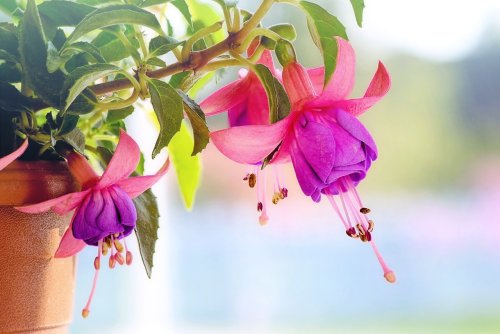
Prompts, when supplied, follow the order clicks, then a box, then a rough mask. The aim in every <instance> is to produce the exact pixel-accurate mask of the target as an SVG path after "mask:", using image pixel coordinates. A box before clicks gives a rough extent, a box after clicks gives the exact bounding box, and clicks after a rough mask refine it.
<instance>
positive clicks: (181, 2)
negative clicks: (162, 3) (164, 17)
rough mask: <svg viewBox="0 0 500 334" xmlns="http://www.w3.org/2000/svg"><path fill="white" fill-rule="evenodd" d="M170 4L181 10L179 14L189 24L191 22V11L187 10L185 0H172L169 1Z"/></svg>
mask: <svg viewBox="0 0 500 334" xmlns="http://www.w3.org/2000/svg"><path fill="white" fill-rule="evenodd" d="M171 3H172V5H174V6H175V7H177V9H178V10H179V11H180V12H181V14H182V15H183V16H184V18H185V19H186V21H187V22H188V23H189V25H190V26H191V25H192V24H193V22H192V21H191V12H190V11H189V6H188V4H187V3H186V0H173V1H171Z"/></svg>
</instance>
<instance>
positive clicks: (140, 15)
mask: <svg viewBox="0 0 500 334" xmlns="http://www.w3.org/2000/svg"><path fill="white" fill-rule="evenodd" d="M116 24H138V25H141V26H145V27H149V28H151V29H153V30H154V31H156V32H157V33H159V34H161V35H163V31H162V29H161V26H160V24H159V23H158V20H157V19H156V17H155V16H154V14H152V13H150V12H148V11H146V10H144V9H141V8H139V7H136V6H132V5H112V6H107V7H103V8H99V9H97V10H95V11H93V12H92V13H90V14H89V15H87V16H86V17H85V18H84V19H83V20H82V22H80V24H78V25H77V26H76V28H75V30H74V31H73V33H72V34H71V35H70V36H69V37H68V40H67V41H66V46H67V45H69V44H71V43H73V42H75V41H76V40H77V39H79V38H80V37H82V36H83V35H85V34H87V33H89V32H91V31H94V30H97V29H101V28H105V27H109V26H112V25H116Z"/></svg>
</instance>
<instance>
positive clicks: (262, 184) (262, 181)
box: [257, 170, 269, 225]
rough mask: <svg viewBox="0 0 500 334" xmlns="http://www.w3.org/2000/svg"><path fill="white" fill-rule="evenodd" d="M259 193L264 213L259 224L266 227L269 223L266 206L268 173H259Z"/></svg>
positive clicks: (260, 171)
mask: <svg viewBox="0 0 500 334" xmlns="http://www.w3.org/2000/svg"><path fill="white" fill-rule="evenodd" d="M257 192H258V198H259V203H262V212H261V214H260V217H259V223H260V225H266V224H267V222H268V221H269V216H268V215H267V205H266V172H265V171H262V170H259V171H257Z"/></svg>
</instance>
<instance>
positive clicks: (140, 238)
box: [133, 190, 160, 278]
mask: <svg viewBox="0 0 500 334" xmlns="http://www.w3.org/2000/svg"><path fill="white" fill-rule="evenodd" d="M133 201H134V205H135V209H136V211H137V223H136V226H135V234H136V236H137V242H138V243H139V251H140V253H141V258H142V262H143V263H144V268H145V269H146V274H147V275H148V277H149V278H151V274H152V271H153V255H154V253H155V245H156V240H158V229H159V228H160V225H159V218H160V213H159V212H158V203H157V201H156V197H155V195H154V194H153V192H152V191H151V190H147V191H146V192H144V193H143V194H142V195H141V196H139V197H137V198H135V199H134V200H133Z"/></svg>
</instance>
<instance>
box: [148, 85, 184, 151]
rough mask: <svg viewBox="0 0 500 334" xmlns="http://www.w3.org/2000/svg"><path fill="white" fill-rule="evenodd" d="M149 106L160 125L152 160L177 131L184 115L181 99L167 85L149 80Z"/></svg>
mask: <svg viewBox="0 0 500 334" xmlns="http://www.w3.org/2000/svg"><path fill="white" fill-rule="evenodd" d="M148 87H149V93H150V95H151V104H152V105H153V109H154V111H155V114H156V117H157V118H158V123H160V135H159V136H158V139H157V140H156V144H155V147H154V149H153V159H154V158H155V157H156V155H157V154H158V153H160V151H161V150H162V149H163V148H164V147H167V146H168V144H169V143H170V140H171V139H172V137H173V136H174V135H175V134H176V133H177V132H178V131H179V129H180V127H181V124H182V120H183V118H184V113H183V110H182V97H180V96H179V94H178V93H177V91H176V90H175V89H174V88H173V87H172V86H170V85H169V84H168V83H166V82H163V81H161V80H156V79H151V80H149V81H148Z"/></svg>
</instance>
